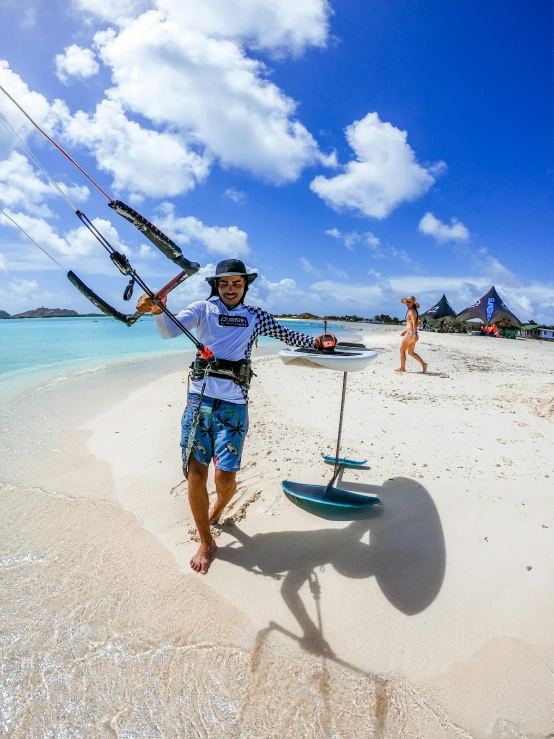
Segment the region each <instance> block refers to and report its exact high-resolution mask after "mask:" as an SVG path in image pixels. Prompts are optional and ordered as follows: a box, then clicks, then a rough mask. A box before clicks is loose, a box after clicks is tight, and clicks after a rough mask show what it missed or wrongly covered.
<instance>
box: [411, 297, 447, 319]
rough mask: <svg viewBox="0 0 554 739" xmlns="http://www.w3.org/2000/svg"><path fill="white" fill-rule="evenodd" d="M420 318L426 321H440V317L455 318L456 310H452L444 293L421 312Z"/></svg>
mask: <svg viewBox="0 0 554 739" xmlns="http://www.w3.org/2000/svg"><path fill="white" fill-rule="evenodd" d="M420 318H421V320H422V321H423V319H424V318H426V319H427V320H428V321H440V320H441V318H456V311H455V310H453V308H452V306H451V305H450V303H449V302H448V300H447V299H446V295H443V296H442V298H441V299H440V300H439V302H438V303H435V305H434V306H433V307H432V308H429V310H426V311H425V313H422V314H421V315H420Z"/></svg>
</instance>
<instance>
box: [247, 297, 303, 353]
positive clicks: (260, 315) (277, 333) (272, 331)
mask: <svg viewBox="0 0 554 739" xmlns="http://www.w3.org/2000/svg"><path fill="white" fill-rule="evenodd" d="M249 310H251V311H252V312H253V313H254V315H255V316H256V328H255V329H254V333H253V334H252V338H251V339H250V343H249V346H248V350H247V355H246V356H247V357H249V356H250V352H251V350H252V346H253V344H254V342H255V341H256V339H257V338H258V336H271V337H273V338H274V339H279V341H284V342H285V344H288V345H289V346H302V347H310V348H312V349H313V348H314V342H315V339H314V337H313V336H308V334H303V333H302V332H301V331H292V330H291V329H290V328H286V326H283V325H281V324H280V323H278V322H277V321H276V320H275V319H274V318H273V316H272V315H271V314H270V313H268V312H267V311H265V310H262V309H261V308H250V306H249Z"/></svg>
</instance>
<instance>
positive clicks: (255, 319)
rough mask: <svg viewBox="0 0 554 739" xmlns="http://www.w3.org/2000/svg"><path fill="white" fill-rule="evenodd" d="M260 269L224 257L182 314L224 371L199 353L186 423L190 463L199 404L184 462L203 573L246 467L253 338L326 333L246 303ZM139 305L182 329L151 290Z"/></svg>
mask: <svg viewBox="0 0 554 739" xmlns="http://www.w3.org/2000/svg"><path fill="white" fill-rule="evenodd" d="M257 276H258V274H257V272H247V271H246V267H245V266H244V263H243V262H241V261H240V259H225V260H224V261H222V262H219V264H218V265H217V267H216V270H215V274H214V275H212V276H210V277H206V281H207V282H208V284H209V285H210V287H211V289H212V292H211V295H210V296H209V298H208V299H207V300H200V301H198V302H195V303H191V304H190V305H189V306H187V307H186V308H185V309H184V310H182V311H181V312H180V313H178V314H177V319H178V320H179V321H180V322H181V323H182V324H183V326H185V328H187V329H193V330H195V332H196V335H197V337H198V339H199V340H200V341H201V342H202V343H203V344H204V345H205V346H207V347H209V349H211V351H212V352H213V354H214V356H215V357H216V358H217V360H219V361H218V367H219V368H220V369H221V370H222V372H220V373H219V374H218V371H217V369H216V370H214V371H211V370H209V369H208V371H207V372H206V362H205V361H204V360H202V359H200V358H199V357H197V359H196V362H195V363H194V365H193V373H192V383H191V392H190V393H189V396H188V402H187V407H186V409H185V412H184V413H183V419H182V424H181V449H182V456H183V465H184V466H185V465H186V462H187V459H186V456H187V448H188V446H189V436H190V432H191V428H192V425H193V419H194V416H195V411H196V410H197V409H198V406H199V405H200V410H199V415H198V420H197V425H196V429H195V433H194V438H193V441H192V450H191V453H190V458H189V460H188V469H184V472H185V475H188V497H189V504H190V508H191V511H192V515H193V517H194V522H195V524H196V528H197V530H198V534H199V536H200V546H199V548H198V551H197V552H196V554H195V555H194V556H193V557H192V559H191V560H190V566H191V567H192V569H193V570H194V571H195V572H199V573H201V574H203V575H204V574H206V572H207V571H208V569H209V567H210V563H211V561H212V559H213V557H214V555H215V551H216V544H215V541H214V539H213V537H212V534H211V531H210V525H211V524H216V523H218V521H219V519H220V517H221V514H222V512H223V509H224V508H225V506H226V505H227V504H228V503H229V502H230V501H231V498H232V497H233V495H234V494H235V492H236V489H237V485H236V479H235V478H236V473H237V472H238V471H239V470H240V463H241V455H242V449H243V445H244V439H245V437H246V433H247V431H248V384H249V382H250V376H251V371H250V354H251V351H252V346H253V345H254V342H255V341H256V339H257V338H258V336H272V337H273V338H275V339H280V340H281V341H284V342H285V343H286V344H289V345H291V346H300V347H311V348H316V349H319V348H321V346H322V343H321V338H322V337H318V338H316V339H314V338H313V337H312V336H308V335H307V334H304V333H301V332H299V331H291V330H290V329H288V328H286V327H285V326H282V325H281V324H280V323H277V321H276V320H275V319H274V318H273V316H272V315H270V314H269V313H267V311H265V310H262V309H261V308H255V307H252V306H249V305H244V302H243V301H244V296H245V295H246V292H247V291H248V288H249V286H250V285H251V284H252V282H253V281H254V280H255V279H256V277H257ZM164 302H165V299H164ZM137 310H139V311H140V312H141V313H148V312H152V313H153V314H154V319H155V321H156V327H157V329H158V331H159V333H160V335H161V337H162V338H164V339H172V338H175V337H176V336H181V331H180V330H179V329H178V328H177V326H175V324H173V323H172V322H171V321H170V320H169V319H168V318H167V317H166V316H165V314H164V313H163V312H162V310H161V308H159V307H158V306H156V305H155V304H153V302H152V300H151V299H150V298H149V297H148V296H147V295H142V296H141V297H140V298H139V300H138V303H137ZM230 378H231V379H230ZM204 382H205V390H204V394H203V396H202V387H203V385H204ZM212 459H213V462H214V467H215V486H216V493H217V497H216V501H215V503H214V505H213V507H212V509H211V510H209V502H208V490H207V486H206V483H207V480H208V466H209V464H210V462H211V461H212Z"/></svg>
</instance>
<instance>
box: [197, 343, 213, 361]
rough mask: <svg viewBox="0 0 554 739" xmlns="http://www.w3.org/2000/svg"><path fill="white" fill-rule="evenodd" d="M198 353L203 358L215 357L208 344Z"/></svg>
mask: <svg viewBox="0 0 554 739" xmlns="http://www.w3.org/2000/svg"><path fill="white" fill-rule="evenodd" d="M198 354H199V355H200V357H201V358H202V359H213V358H214V354H213V352H212V350H211V349H208V347H207V346H203V347H202V349H199V350H198Z"/></svg>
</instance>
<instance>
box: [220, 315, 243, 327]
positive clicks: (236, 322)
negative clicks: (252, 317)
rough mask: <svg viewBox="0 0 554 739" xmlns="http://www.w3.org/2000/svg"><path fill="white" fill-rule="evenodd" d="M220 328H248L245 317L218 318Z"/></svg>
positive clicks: (223, 316)
mask: <svg viewBox="0 0 554 739" xmlns="http://www.w3.org/2000/svg"><path fill="white" fill-rule="evenodd" d="M219 325H220V326H234V327H236V328H248V319H247V318H246V317H245V316H227V315H225V314H222V315H220V316H219Z"/></svg>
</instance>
